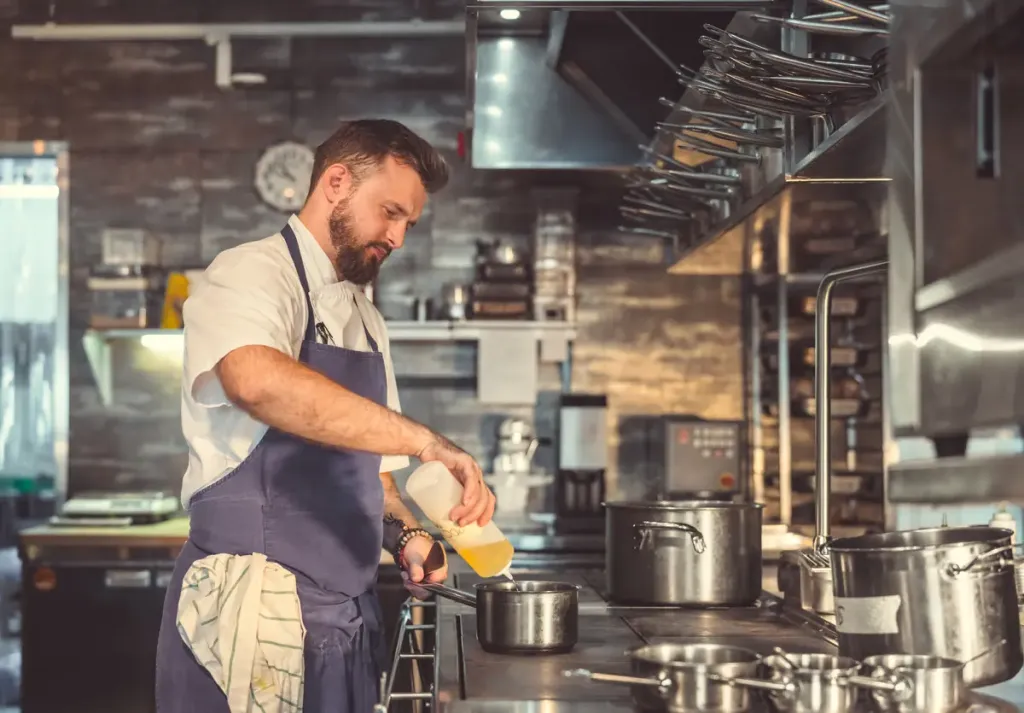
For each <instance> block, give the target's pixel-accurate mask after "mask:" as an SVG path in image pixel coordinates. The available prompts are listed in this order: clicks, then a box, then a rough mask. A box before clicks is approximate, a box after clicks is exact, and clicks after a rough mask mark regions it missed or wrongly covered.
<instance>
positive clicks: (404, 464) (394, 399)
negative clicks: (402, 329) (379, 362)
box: [375, 319, 409, 473]
mask: <svg viewBox="0 0 1024 713" xmlns="http://www.w3.org/2000/svg"><path fill="white" fill-rule="evenodd" d="M375 321H376V322H377V326H378V328H379V330H380V331H379V332H378V333H379V334H381V335H382V337H383V339H381V340H380V342H381V355H382V356H383V357H384V372H385V374H386V377H387V382H388V408H389V409H391V410H392V411H397V412H398V413H402V404H401V402H399V400H398V384H397V383H396V381H395V366H394V363H393V362H392V361H391V343H390V341H389V339H388V332H387V327H386V326H385V325H384V320H383V319H379V320H375ZM408 467H409V458H408V456H384V457H383V458H381V460H380V472H381V473H389V472H392V471H395V470H401V469H402V468H408Z"/></svg>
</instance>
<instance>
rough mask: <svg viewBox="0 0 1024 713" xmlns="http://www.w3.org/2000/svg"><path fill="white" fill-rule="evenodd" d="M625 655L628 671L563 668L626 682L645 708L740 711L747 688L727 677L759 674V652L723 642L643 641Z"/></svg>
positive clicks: (671, 712)
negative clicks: (629, 669)
mask: <svg viewBox="0 0 1024 713" xmlns="http://www.w3.org/2000/svg"><path fill="white" fill-rule="evenodd" d="M627 655H628V656H629V660H630V667H631V670H632V675H631V676H623V675H619V674H611V673H596V672H592V671H588V670H586V669H575V670H570V671H565V672H564V673H565V675H566V676H579V677H582V678H588V679H590V680H591V681H594V682H595V683H616V684H622V685H627V686H629V687H630V690H631V693H632V694H633V700H634V701H635V702H636V704H637V707H638V708H639V709H640V710H644V711H666V713H693V712H694V711H708V712H711V713H740V712H741V711H746V710H748V709H749V707H750V693H749V692H748V691H747V690H746V689H745V688H742V687H736V686H731V685H730V684H729V681H731V680H732V679H733V678H750V677H754V676H756V675H757V674H758V670H759V660H760V657H759V656H758V655H757V654H756V653H755V652H753V651H750V650H748V649H742V648H739V647H735V646H725V645H722V644H670V643H665V644H651V645H649V646H642V647H640V648H638V649H634V650H633V651H630V652H628V653H627Z"/></svg>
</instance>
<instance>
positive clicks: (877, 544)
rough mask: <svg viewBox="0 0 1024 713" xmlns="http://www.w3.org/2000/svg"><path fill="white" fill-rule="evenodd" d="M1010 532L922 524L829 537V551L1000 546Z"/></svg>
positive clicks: (887, 550)
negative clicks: (855, 535) (830, 540)
mask: <svg viewBox="0 0 1024 713" xmlns="http://www.w3.org/2000/svg"><path fill="white" fill-rule="evenodd" d="M1012 535H1013V533H1012V532H1010V531H1009V530H1004V529H1002V528H998V527H986V526H978V527H923V528H920V529H917V530H897V531H895V532H879V533H876V534H873V535H858V536H857V537H841V538H839V539H836V540H832V542H830V543H829V545H828V548H829V550H830V551H832V552H851V553H854V552H921V551H924V550H938V549H945V548H954V547H963V546H964V545H1001V544H1002V543H1003V541H1004V540H1006V539H1008V538H1010V537H1012Z"/></svg>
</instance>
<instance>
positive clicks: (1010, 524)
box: [988, 503, 1017, 542]
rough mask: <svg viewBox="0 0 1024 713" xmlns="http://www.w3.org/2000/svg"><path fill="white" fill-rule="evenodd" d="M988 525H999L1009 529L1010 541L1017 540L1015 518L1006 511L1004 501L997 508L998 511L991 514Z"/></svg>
mask: <svg viewBox="0 0 1024 713" xmlns="http://www.w3.org/2000/svg"><path fill="white" fill-rule="evenodd" d="M988 526H989V527H1001V528H1003V529H1004V530H1009V531H1010V532H1012V533H1013V537H1011V538H1010V542H1016V541H1017V518H1015V517H1014V516H1013V515H1011V514H1010V513H1008V512H1006V503H1003V504H1002V506H1001V507H1000V508H999V511H998V512H997V513H996V514H995V515H993V516H992V519H991V520H990V521H989V523H988Z"/></svg>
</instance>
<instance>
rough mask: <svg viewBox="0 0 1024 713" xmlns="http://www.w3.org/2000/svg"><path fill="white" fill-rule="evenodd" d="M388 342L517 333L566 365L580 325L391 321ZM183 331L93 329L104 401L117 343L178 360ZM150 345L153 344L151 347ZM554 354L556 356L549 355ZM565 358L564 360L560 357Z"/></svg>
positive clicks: (109, 396) (93, 359)
mask: <svg viewBox="0 0 1024 713" xmlns="http://www.w3.org/2000/svg"><path fill="white" fill-rule="evenodd" d="M387 328H388V339H389V341H391V342H392V343H395V342H419V343H429V342H439V343H440V342H477V341H479V340H480V339H481V338H482V337H483V336H484V335H486V334H488V333H498V332H501V333H506V334H507V333H509V332H515V333H518V334H520V335H522V336H523V337H524V338H531V337H532V338H533V339H534V340H535V341H537V342H539V343H541V345H542V348H541V358H542V360H543V361H553V362H559V361H561V362H564V361H567V359H568V356H567V355H568V352H569V349H568V345H569V344H570V343H571V342H572V341H573V340H574V339H575V338H576V326H575V325H574V324H572V323H569V322H532V321H531V322H527V321H516V320H479V321H474V320H467V321H440V320H432V321H426V322H416V321H393V322H387ZM183 335H184V332H183V331H182V330H181V329H89V330H86V332H85V334H84V335H83V337H82V345H83V347H84V348H85V355H86V357H87V358H88V361H89V366H90V368H91V369H92V373H93V378H95V380H96V388H97V390H98V391H99V394H100V400H101V401H102V402H103V403H104V404H105V405H110V404H111V403H112V402H113V366H112V362H111V344H112V343H113V342H117V341H128V340H139V342H140V343H141V344H143V345H144V346H146V347H148V348H150V349H152V350H153V351H158V352H162V353H166V354H168V355H169V356H174V357H177V356H179V355H180V353H181V348H182V347H181V339H182V337H183ZM147 342H149V343H148V344H147ZM550 354H554V355H556V356H555V357H550V356H547V357H546V356H545V355H550ZM558 355H565V356H564V358H557V356H558Z"/></svg>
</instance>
